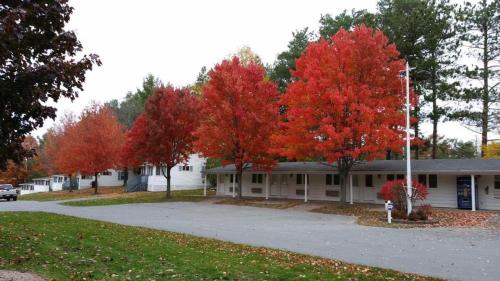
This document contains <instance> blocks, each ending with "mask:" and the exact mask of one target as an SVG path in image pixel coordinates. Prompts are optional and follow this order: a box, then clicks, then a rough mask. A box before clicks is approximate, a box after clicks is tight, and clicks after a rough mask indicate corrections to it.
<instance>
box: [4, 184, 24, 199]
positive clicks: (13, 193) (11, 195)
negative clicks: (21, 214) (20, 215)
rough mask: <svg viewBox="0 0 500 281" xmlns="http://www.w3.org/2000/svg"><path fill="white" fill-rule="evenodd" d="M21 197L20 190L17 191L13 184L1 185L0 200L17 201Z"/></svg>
mask: <svg viewBox="0 0 500 281" xmlns="http://www.w3.org/2000/svg"><path fill="white" fill-rule="evenodd" d="M18 195H19V190H17V189H15V188H14V187H13V186H12V184H0V199H7V201H10V200H11V199H12V200H14V201H16V200H17V196H18Z"/></svg>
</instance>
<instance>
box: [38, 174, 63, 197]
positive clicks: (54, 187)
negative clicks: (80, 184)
mask: <svg viewBox="0 0 500 281" xmlns="http://www.w3.org/2000/svg"><path fill="white" fill-rule="evenodd" d="M66 180H67V177H65V176H63V175H53V176H50V177H43V178H36V179H33V189H32V190H31V191H32V192H31V193H36V192H49V191H60V190H63V183H64V182H65V181H66ZM30 188H31V187H30Z"/></svg>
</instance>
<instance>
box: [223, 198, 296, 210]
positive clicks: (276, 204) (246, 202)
mask: <svg viewBox="0 0 500 281" xmlns="http://www.w3.org/2000/svg"><path fill="white" fill-rule="evenodd" d="M215 204H227V205H237V206H250V207H260V208H272V209H288V208H291V207H294V206H297V205H299V204H302V202H300V201H298V200H274V199H269V200H265V199H256V198H252V199H249V198H242V199H239V198H224V199H221V200H219V201H216V202H215Z"/></svg>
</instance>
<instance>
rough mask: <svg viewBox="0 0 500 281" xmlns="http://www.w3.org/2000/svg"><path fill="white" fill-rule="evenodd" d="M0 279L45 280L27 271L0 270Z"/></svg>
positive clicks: (15, 280) (7, 280)
mask: <svg viewBox="0 0 500 281" xmlns="http://www.w3.org/2000/svg"><path fill="white" fill-rule="evenodd" d="M0 281H45V279H43V278H42V277H40V276H38V275H36V274H33V273H29V272H19V271H11V270H0Z"/></svg>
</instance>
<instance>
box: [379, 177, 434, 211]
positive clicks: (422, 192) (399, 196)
mask: <svg viewBox="0 0 500 281" xmlns="http://www.w3.org/2000/svg"><path fill="white" fill-rule="evenodd" d="M412 187H413V188H412V194H411V196H410V200H411V202H412V205H415V202H416V201H422V200H425V199H426V198H427V195H428V194H429V192H428V191H427V186H425V185H423V184H421V183H419V182H417V181H412ZM380 193H381V194H382V196H383V197H384V200H386V201H387V200H391V201H392V202H393V204H394V208H395V209H396V210H399V211H401V212H404V213H406V210H407V206H406V204H407V202H406V196H407V194H406V180H404V179H403V180H394V181H388V182H386V183H384V185H382V188H381V190H380Z"/></svg>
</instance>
